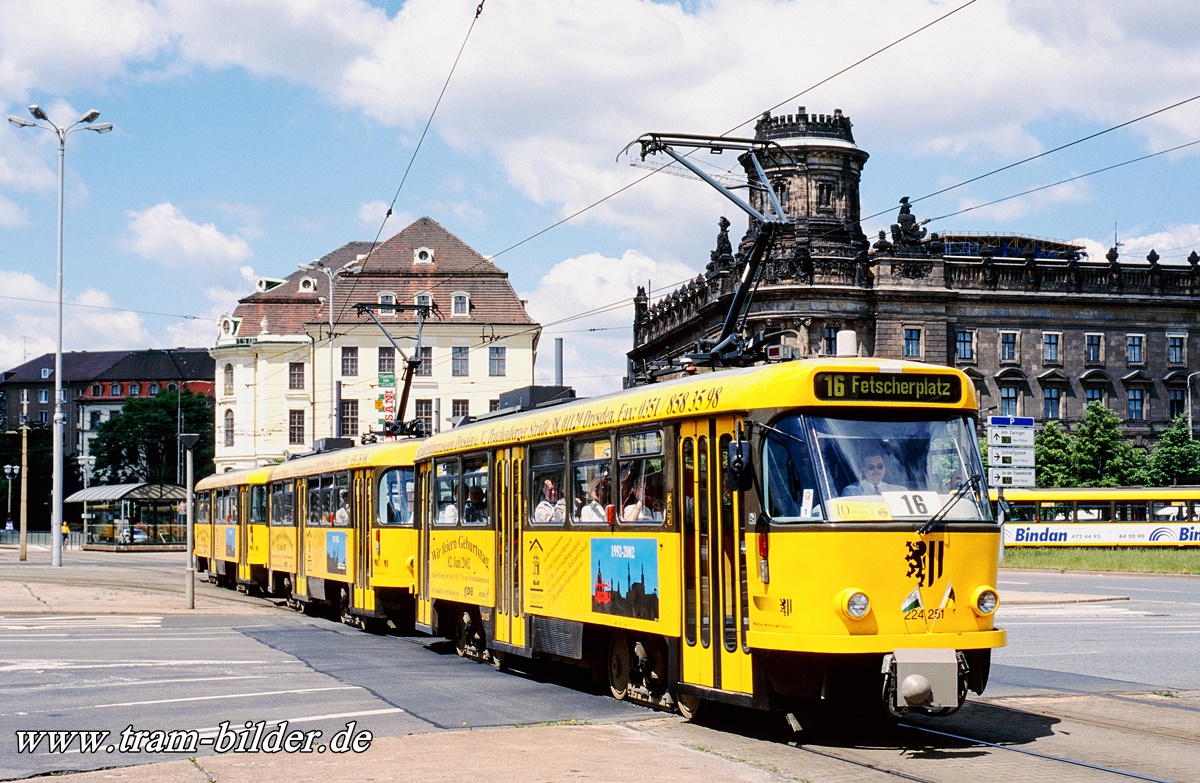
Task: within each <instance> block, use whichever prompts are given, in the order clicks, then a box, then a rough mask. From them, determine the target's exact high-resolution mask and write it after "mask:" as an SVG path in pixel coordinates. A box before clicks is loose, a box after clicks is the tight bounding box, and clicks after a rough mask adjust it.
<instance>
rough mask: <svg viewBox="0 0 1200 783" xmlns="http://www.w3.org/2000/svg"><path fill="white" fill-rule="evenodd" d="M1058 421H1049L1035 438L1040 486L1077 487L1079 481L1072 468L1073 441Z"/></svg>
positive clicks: (1034, 445)
mask: <svg viewBox="0 0 1200 783" xmlns="http://www.w3.org/2000/svg"><path fill="white" fill-rule="evenodd" d="M1072 440H1073V438H1072V437H1071V436H1070V435H1068V434H1067V433H1066V432H1064V431H1063V428H1062V427H1060V426H1059V424H1058V422H1057V421H1048V422H1046V426H1045V427H1043V428H1042V429H1041V430H1040V431H1039V432H1038V433H1037V434H1036V435H1034V438H1033V455H1034V459H1035V461H1036V462H1037V482H1038V486H1039V487H1075V486H1078V482H1077V481H1076V480H1075V474H1074V473H1073V472H1072V470H1071V460H1070V453H1071V441H1072Z"/></svg>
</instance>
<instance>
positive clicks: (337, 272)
mask: <svg viewBox="0 0 1200 783" xmlns="http://www.w3.org/2000/svg"><path fill="white" fill-rule="evenodd" d="M296 266H298V267H299V268H300V269H302V270H304V271H305V272H323V273H324V274H325V276H326V277H328V278H329V437H331V438H336V437H338V426H337V421H338V416H337V395H336V394H334V389H335V388H336V387H337V383H336V381H334V375H333V369H334V355H333V326H334V324H333V315H334V309H333V284H334V280H336V279H337V278H339V277H341V276H343V275H357V274H358V273H359V272H361V271H362V265H361V264H359V263H357V262H355V263H352V264H346V265H345V266H344V267H342V268H341V269H330V268H329V267H327V266H326V265H325V262H324V261H322V260H320V259H318V260H316V261H314V262H313V263H311V264H297V265H296ZM314 437H315V436H314Z"/></svg>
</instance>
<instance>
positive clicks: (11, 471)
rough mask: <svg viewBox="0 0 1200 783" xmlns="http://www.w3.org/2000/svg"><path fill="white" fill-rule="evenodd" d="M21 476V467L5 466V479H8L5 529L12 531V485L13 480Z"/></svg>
mask: <svg viewBox="0 0 1200 783" xmlns="http://www.w3.org/2000/svg"><path fill="white" fill-rule="evenodd" d="M19 475H21V466H20V465H5V466H4V477H5V478H7V479H8V516H7V517H6V518H5V522H4V529H5V530H12V526H13V521H12V483H13V479H15V478H16V477H17V476H19Z"/></svg>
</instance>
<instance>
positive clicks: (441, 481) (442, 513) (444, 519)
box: [433, 459, 458, 525]
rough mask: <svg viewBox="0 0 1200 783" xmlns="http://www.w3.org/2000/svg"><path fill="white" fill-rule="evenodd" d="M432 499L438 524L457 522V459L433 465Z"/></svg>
mask: <svg viewBox="0 0 1200 783" xmlns="http://www.w3.org/2000/svg"><path fill="white" fill-rule="evenodd" d="M434 474H435V476H434V479H435V480H434V489H433V491H434V501H435V502H436V503H437V520H436V522H435V524H438V525H457V524H458V460H457V459H450V460H443V461H442V462H438V463H437V464H436V465H435V466H434Z"/></svg>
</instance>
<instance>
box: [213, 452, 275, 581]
mask: <svg viewBox="0 0 1200 783" xmlns="http://www.w3.org/2000/svg"><path fill="white" fill-rule="evenodd" d="M268 472H269V471H268V469H267V468H249V469H246V470H234V471H230V472H228V473H217V474H214V475H212V476H208V477H206V478H203V479H201V480H200V481H199V482H197V483H196V488H195V503H196V517H195V554H196V558H197V562H196V567H197V568H198V569H200V570H202V571H207V572H208V578H209V580H210V581H213V582H216V583H218V584H223V585H225V586H226V587H230V588H232V587H235V586H237V585H238V584H248V583H249V580H250V579H251V574H252V573H253V572H254V571H261V569H262V568H263V566H264V564H265V563H266V539H265V537H264V535H263V533H264V530H263V527H262V525H263V523H264V521H265V514H266V503H265V502H264V497H265V496H264V485H265V484H266V482H267V475H268Z"/></svg>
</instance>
